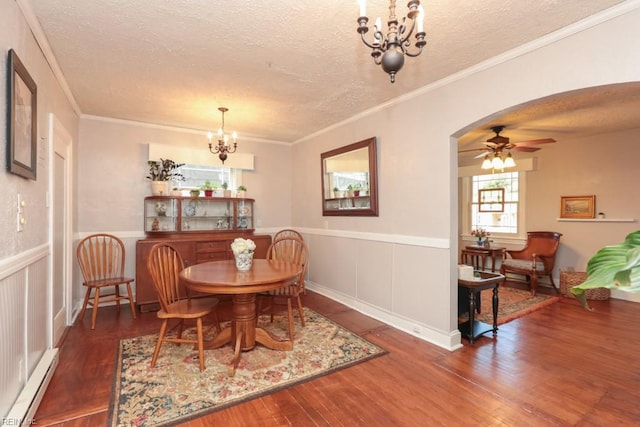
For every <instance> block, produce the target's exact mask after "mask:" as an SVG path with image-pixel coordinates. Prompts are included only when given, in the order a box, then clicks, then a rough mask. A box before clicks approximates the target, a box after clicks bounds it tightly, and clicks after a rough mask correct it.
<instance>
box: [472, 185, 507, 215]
mask: <svg viewBox="0 0 640 427" xmlns="http://www.w3.org/2000/svg"><path fill="white" fill-rule="evenodd" d="M478 212H504V188H489V189H481V190H478Z"/></svg>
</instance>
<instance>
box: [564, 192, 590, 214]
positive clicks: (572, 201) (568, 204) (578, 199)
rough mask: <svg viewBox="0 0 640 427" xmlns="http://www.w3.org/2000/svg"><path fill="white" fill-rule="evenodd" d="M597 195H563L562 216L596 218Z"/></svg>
mask: <svg viewBox="0 0 640 427" xmlns="http://www.w3.org/2000/svg"><path fill="white" fill-rule="evenodd" d="M595 208H596V196H562V197H561V198H560V218H594V217H595V210H596V209H595Z"/></svg>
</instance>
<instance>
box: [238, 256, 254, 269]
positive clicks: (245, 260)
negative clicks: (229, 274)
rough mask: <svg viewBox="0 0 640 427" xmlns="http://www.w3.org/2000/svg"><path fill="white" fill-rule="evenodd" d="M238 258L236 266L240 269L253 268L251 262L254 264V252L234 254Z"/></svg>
mask: <svg viewBox="0 0 640 427" xmlns="http://www.w3.org/2000/svg"><path fill="white" fill-rule="evenodd" d="M234 256H235V259H236V267H237V268H238V271H249V270H251V264H253V252H242V253H239V254H234Z"/></svg>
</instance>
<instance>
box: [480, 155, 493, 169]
mask: <svg viewBox="0 0 640 427" xmlns="http://www.w3.org/2000/svg"><path fill="white" fill-rule="evenodd" d="M481 168H482V169H491V159H489V155H488V154H487V155H486V156H484V160H483V161H482V166H481Z"/></svg>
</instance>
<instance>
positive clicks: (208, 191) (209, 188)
mask: <svg viewBox="0 0 640 427" xmlns="http://www.w3.org/2000/svg"><path fill="white" fill-rule="evenodd" d="M216 187H217V185H214V184H212V183H211V181H209V180H206V181H205V182H204V184H202V186H201V187H200V188H201V189H202V191H204V196H205V197H211V196H213V191H214V190H215V189H216Z"/></svg>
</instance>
